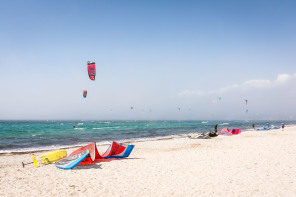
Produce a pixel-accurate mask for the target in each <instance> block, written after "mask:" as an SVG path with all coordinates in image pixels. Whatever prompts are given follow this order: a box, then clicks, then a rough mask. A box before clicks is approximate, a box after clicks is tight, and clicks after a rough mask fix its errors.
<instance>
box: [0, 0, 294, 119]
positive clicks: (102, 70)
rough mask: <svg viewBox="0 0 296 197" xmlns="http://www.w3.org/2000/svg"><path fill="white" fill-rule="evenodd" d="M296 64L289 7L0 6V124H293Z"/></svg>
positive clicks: (7, 2)
mask: <svg viewBox="0 0 296 197" xmlns="http://www.w3.org/2000/svg"><path fill="white" fill-rule="evenodd" d="M88 60H90V61H95V62H96V64H97V76H96V81H91V80H90V79H89V78H88V75H87V71H86V62H87V61H88ZM295 62H296V1H294V0H293V1H285V0H283V1H272V0H264V1H262V0H256V1H255V0H254V1H252V0H248V1H220V0H216V1H181V0H179V1H173V0H155V1H154V0H149V1H148V0H147V1H145V0H141V1H139V0H137V1H136V0H134V1H131V0H117V1H115V0H104V1H99V0H97V1H87V0H86V1H80V0H76V1H75V0H69V1H66V0H62V1H60V0H56V1H55V0H50V1H39V0H38V1H37V0H36V1H33V0H27V1H23V0H20V1H15V0H0V87H1V92H2V93H1V97H0V119H193V120H194V119H246V120H249V119H296V91H295V90H296V65H295ZM84 89H86V90H88V96H87V98H86V99H84V98H83V97H82V91H83V90H84ZM217 96H221V100H218V99H217ZM245 99H248V100H249V102H248V105H246V103H245V101H244V100H245ZM131 106H133V107H134V109H133V110H131V109H130V107H131ZM178 108H180V110H178ZM247 109H248V112H247V113H246V110H247ZM111 110H112V111H111Z"/></svg>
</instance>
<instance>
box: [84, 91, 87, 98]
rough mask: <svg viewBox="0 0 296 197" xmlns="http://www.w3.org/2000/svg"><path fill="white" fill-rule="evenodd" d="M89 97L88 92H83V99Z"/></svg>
mask: <svg viewBox="0 0 296 197" xmlns="http://www.w3.org/2000/svg"><path fill="white" fill-rule="evenodd" d="M86 96H87V90H83V98H86Z"/></svg>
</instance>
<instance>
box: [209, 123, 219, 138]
mask: <svg viewBox="0 0 296 197" xmlns="http://www.w3.org/2000/svg"><path fill="white" fill-rule="evenodd" d="M217 128H218V124H216V125H215V130H214V131H212V132H210V133H209V136H210V137H216V136H218V135H217V131H218V130H217Z"/></svg>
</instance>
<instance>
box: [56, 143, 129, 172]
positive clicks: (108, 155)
mask: <svg viewBox="0 0 296 197" xmlns="http://www.w3.org/2000/svg"><path fill="white" fill-rule="evenodd" d="M133 148H134V145H127V146H126V145H123V144H118V143H117V142H112V144H111V145H110V146H109V148H108V149H107V150H106V152H105V153H104V154H103V155H100V153H99V151H98V149H97V146H96V143H90V144H88V145H86V146H84V147H81V148H79V149H77V150H75V151H74V152H72V153H71V154H70V155H69V156H68V157H66V158H64V159H62V160H60V161H58V162H56V167H57V168H61V169H73V168H74V167H75V166H77V165H89V164H94V162H97V161H108V160H110V159H112V158H125V157H128V156H129V155H130V153H131V152H132V150H133ZM77 161H79V162H77Z"/></svg>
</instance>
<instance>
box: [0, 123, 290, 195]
mask: <svg viewBox="0 0 296 197" xmlns="http://www.w3.org/2000/svg"><path fill="white" fill-rule="evenodd" d="M295 138H296V127H288V128H285V131H282V130H281V129H279V130H269V131H244V132H242V133H241V134H240V135H236V136H218V137H216V138H212V139H189V138H174V139H169V140H158V141H146V142H136V143H132V144H135V149H134V150H133V152H132V153H131V155H130V157H129V158H127V159H118V160H113V161H110V162H99V163H96V164H94V165H89V166H78V167H76V168H75V169H73V170H61V169H58V168H56V167H55V165H54V164H50V165H38V168H34V167H33V165H32V164H31V165H27V166H25V168H23V167H22V164H21V162H30V161H31V155H32V154H34V155H35V156H37V158H39V156H40V155H42V154H44V153H45V152H35V153H26V154H2V155H0V158H1V161H0V196H296V180H295V175H296V165H295V164H296V143H295ZM106 148H107V146H99V147H98V149H99V152H100V153H102V152H103V151H104V150H106ZM73 150H75V148H72V149H67V152H68V154H69V153H71V152H72V151H73Z"/></svg>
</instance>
